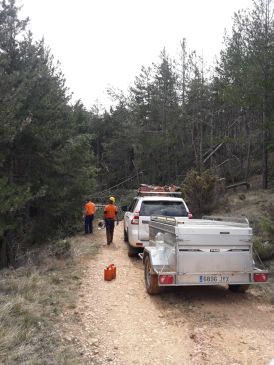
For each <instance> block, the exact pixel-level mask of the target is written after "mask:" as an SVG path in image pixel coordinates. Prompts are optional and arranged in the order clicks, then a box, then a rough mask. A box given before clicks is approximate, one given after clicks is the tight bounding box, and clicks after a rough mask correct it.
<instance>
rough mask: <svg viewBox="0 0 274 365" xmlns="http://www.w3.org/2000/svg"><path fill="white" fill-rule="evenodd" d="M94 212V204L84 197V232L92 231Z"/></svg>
mask: <svg viewBox="0 0 274 365" xmlns="http://www.w3.org/2000/svg"><path fill="white" fill-rule="evenodd" d="M95 212H96V205H95V204H94V203H93V202H92V201H91V199H86V203H85V207H84V218H85V234H88V233H92V232H93V225H92V222H93V219H94V214H95Z"/></svg>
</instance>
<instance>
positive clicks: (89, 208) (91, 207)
mask: <svg viewBox="0 0 274 365" xmlns="http://www.w3.org/2000/svg"><path fill="white" fill-rule="evenodd" d="M95 212H96V206H95V204H94V203H92V202H87V203H86V204H85V214H86V215H93V214H95Z"/></svg>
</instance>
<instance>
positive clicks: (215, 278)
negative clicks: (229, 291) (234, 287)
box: [200, 275, 229, 284]
mask: <svg viewBox="0 0 274 365" xmlns="http://www.w3.org/2000/svg"><path fill="white" fill-rule="evenodd" d="M200 283H212V284H214V283H220V284H222V283H223V284H225V283H229V276H225V275H200Z"/></svg>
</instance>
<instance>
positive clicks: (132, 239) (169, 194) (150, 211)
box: [124, 188, 191, 256]
mask: <svg viewBox="0 0 274 365" xmlns="http://www.w3.org/2000/svg"><path fill="white" fill-rule="evenodd" d="M160 190H161V191H158V190H155V188H154V189H146V190H145V191H144V190H142V189H141V190H139V191H138V195H137V196H136V197H135V198H134V199H133V200H132V202H131V204H130V205H129V207H128V208H126V209H125V214H124V241H125V242H127V243H128V256H134V255H137V254H138V253H139V252H140V251H143V249H144V247H146V246H147V245H148V244H149V222H150V219H151V216H155V215H161V216H166V217H174V218H175V219H177V218H178V219H189V218H191V213H190V212H189V209H188V207H187V205H186V203H185V201H184V200H183V199H182V198H181V193H180V192H175V191H162V188H161V189H160Z"/></svg>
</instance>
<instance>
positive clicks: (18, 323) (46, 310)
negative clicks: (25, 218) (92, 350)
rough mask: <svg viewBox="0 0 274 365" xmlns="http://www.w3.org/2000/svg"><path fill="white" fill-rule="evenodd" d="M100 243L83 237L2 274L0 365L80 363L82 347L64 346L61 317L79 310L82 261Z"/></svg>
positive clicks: (53, 247)
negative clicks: (77, 308)
mask: <svg viewBox="0 0 274 365" xmlns="http://www.w3.org/2000/svg"><path fill="white" fill-rule="evenodd" d="M97 251H98V246H97V245H96V244H91V242H90V241H87V240H85V239H82V238H81V237H80V236H79V237H78V238H75V239H73V240H71V241H62V242H57V243H55V244H53V245H51V246H49V248H48V247H47V249H44V250H42V252H41V250H39V251H38V250H36V251H33V252H32V253H31V254H30V255H29V259H28V264H27V265H26V266H22V267H21V268H19V269H17V270H10V269H9V270H3V271H1V272H0V363H1V364H5V365H11V364H25V365H34V364H37V365H38V364H39V365H40V364H81V363H90V364H92V362H85V361H83V359H82V360H80V359H81V356H82V355H81V349H80V348H79V346H74V344H72V343H69V342H66V341H64V338H63V332H62V326H63V322H64V321H66V320H68V321H69V320H71V319H70V318H65V319H64V315H63V313H64V312H66V311H70V310H73V309H74V308H75V307H76V304H77V300H78V293H79V289H80V287H81V277H82V274H83V273H82V270H83V267H84V265H83V260H82V258H83V257H85V258H86V257H88V255H90V257H93V256H94V255H95V254H96V252H97Z"/></svg>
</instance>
